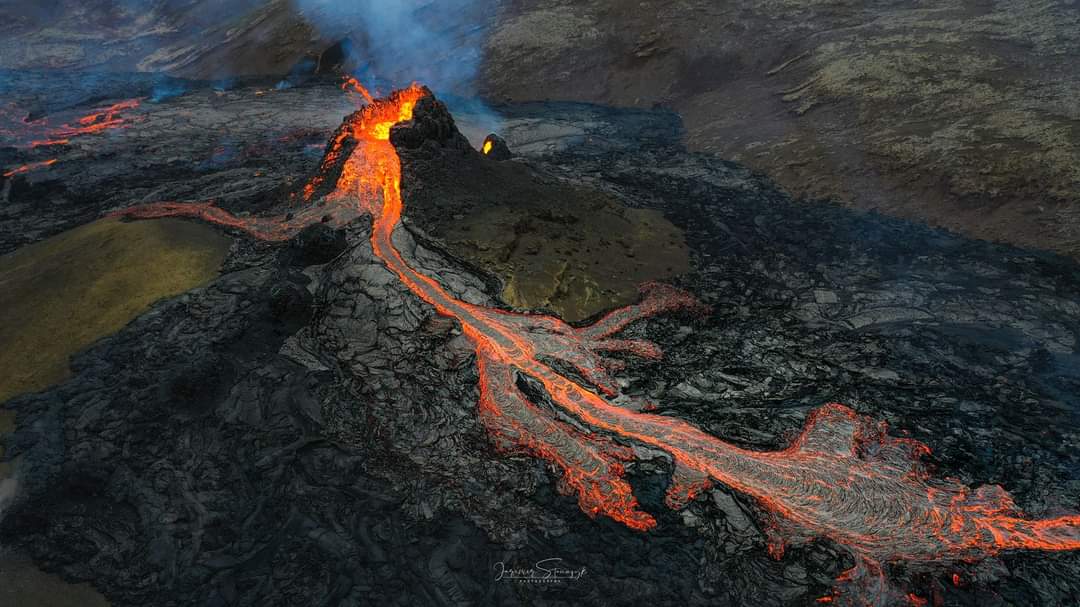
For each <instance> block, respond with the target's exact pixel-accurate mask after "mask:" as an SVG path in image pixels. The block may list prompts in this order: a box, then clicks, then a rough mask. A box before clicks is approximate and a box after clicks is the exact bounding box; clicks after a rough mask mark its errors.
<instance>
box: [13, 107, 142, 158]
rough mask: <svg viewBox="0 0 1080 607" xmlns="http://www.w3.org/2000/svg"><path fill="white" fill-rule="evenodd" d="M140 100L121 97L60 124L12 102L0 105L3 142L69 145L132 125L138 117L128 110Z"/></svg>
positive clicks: (20, 145) (29, 146) (30, 144)
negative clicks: (22, 110)
mask: <svg viewBox="0 0 1080 607" xmlns="http://www.w3.org/2000/svg"><path fill="white" fill-rule="evenodd" d="M139 104H140V100H139V99H128V100H126V101H120V102H117V103H114V104H112V105H110V106H107V107H102V108H97V109H95V110H93V111H91V112H90V113H89V114H86V115H85V116H81V117H79V118H77V119H76V120H75V121H74V122H71V123H64V124H60V125H54V124H50V123H49V121H48V120H47V119H45V118H39V119H37V120H30V119H29V118H28V117H27V116H26V115H25V114H20V112H19V111H18V110H17V109H16V108H14V107H11V106H9V107H6V108H0V142H4V143H5V144H6V145H10V146H12V147H17V148H37V147H47V146H57V145H68V144H70V143H71V140H72V139H73V138H75V137H82V136H84V135H93V134H96V133H102V132H104V131H109V130H113V129H122V128H127V127H129V126H131V124H132V123H133V122H134V121H135V118H133V117H129V116H126V113H127V112H128V111H130V110H134V109H136V108H138V107H139Z"/></svg>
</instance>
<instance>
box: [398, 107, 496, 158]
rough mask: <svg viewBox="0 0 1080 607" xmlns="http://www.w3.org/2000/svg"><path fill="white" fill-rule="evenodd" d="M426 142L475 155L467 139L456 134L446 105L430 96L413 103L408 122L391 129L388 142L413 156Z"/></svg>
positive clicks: (456, 130) (452, 119)
mask: <svg viewBox="0 0 1080 607" xmlns="http://www.w3.org/2000/svg"><path fill="white" fill-rule="evenodd" d="M427 142H431V143H430V144H429V145H431V144H435V145H437V146H439V147H440V148H442V149H444V150H456V151H459V152H462V153H468V152H475V150H473V148H472V146H471V145H469V140H468V139H466V138H465V136H464V135H462V134H461V132H460V131H458V129H457V125H456V124H454V117H453V116H452V115H451V114H450V110H449V109H447V107H446V104H445V103H443V102H442V101H439V100H438V99H436V98H435V97H434V96H433V95H428V96H426V97H422V98H421V99H420V100H419V101H417V102H416V106H415V107H414V108H413V117H412V120H411V121H409V122H405V123H401V124H397V125H395V126H394V127H393V128H391V129H390V143H392V144H393V145H394V147H395V148H397V149H398V150H399V152H403V153H406V154H409V153H416V151H418V150H419V149H420V148H422V146H424V144H425V143H427Z"/></svg>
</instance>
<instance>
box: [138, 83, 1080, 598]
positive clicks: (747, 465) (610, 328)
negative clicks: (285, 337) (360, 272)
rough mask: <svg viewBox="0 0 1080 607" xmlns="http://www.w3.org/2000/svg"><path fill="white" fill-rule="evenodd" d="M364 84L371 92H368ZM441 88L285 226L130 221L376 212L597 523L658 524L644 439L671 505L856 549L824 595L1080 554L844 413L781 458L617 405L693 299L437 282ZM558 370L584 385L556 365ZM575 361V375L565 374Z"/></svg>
mask: <svg viewBox="0 0 1080 607" xmlns="http://www.w3.org/2000/svg"><path fill="white" fill-rule="evenodd" d="M357 86H358V85H357ZM429 94H430V93H429V92H428V91H427V90H426V89H424V88H422V87H419V86H416V85H413V86H412V87H410V88H408V89H404V90H401V91H397V92H395V93H393V94H391V95H390V96H389V97H387V98H383V99H377V100H374V101H373V102H372V103H371V104H369V105H367V106H366V107H364V108H363V109H362V110H361V111H359V112H357V113H355V114H353V115H352V116H351V117H349V118H348V119H347V121H346V127H345V128H343V129H341V130H340V131H339V132H338V134H337V135H336V136H335V138H334V139H333V140H332V141H331V143H330V144H329V146H328V148H327V153H326V158H325V159H324V162H323V166H322V169H321V170H320V173H319V175H317V176H316V177H315V178H313V179H312V181H311V182H310V183H309V184H308V187H307V188H305V199H306V200H308V201H309V203H310V201H311V199H312V197H313V194H314V192H316V190H317V189H318V187H319V185H320V184H321V183H322V182H323V181H324V180H325V179H326V176H325V174H324V172H325V170H326V169H327V168H328V167H330V166H332V165H334V164H335V162H338V161H339V160H340V158H341V155H342V154H344V153H346V149H347V146H346V144H348V143H354V144H355V148H353V150H352V151H351V152H349V154H350V155H349V157H348V159H347V160H346V161H345V163H344V168H343V169H342V171H341V175H340V177H339V178H338V180H337V182H336V186H335V187H334V189H333V191H332V192H330V193H329V194H328V195H326V196H325V197H324V198H323V199H322V201H321V204H314V203H311V204H309V205H308V206H306V207H305V208H303V209H301V210H300V211H299V212H297V213H295V214H290V215H288V216H286V217H285V218H282V217H276V218H274V217H271V218H261V219H260V218H256V219H249V218H239V217H236V216H234V215H232V214H230V213H228V212H226V211H224V210H221V209H218V208H216V207H214V206H212V205H210V204H206V203H160V204H153V205H147V206H142V207H136V208H133V209H129V210H127V211H125V212H123V213H122V214H124V215H127V216H129V217H136V218H140V217H161V216H171V215H187V216H196V217H199V218H201V219H204V220H206V221H210V222H213V223H217V224H221V225H227V226H230V227H234V228H239V229H242V230H244V231H246V232H248V233H250V234H252V235H253V236H255V237H257V238H262V239H267V240H284V239H287V238H289V237H291V236H292V235H294V234H296V233H297V232H298V231H299V230H300V229H302V228H303V227H305V226H307V225H310V224H312V223H316V222H318V221H324V222H327V223H330V224H331V225H344V224H346V223H348V222H349V221H352V220H353V219H355V218H356V217H358V216H359V215H361V214H364V213H366V214H370V215H371V216H372V217H373V218H374V227H373V230H372V235H371V245H372V248H373V250H374V253H375V255H377V256H378V257H379V258H380V259H382V261H383V262H384V263H385V264H386V266H387V267H388V268H389V269H390V270H391V271H392V272H393V273H394V274H395V275H397V277H398V278H399V279H400V280H401V282H402V284H404V285H405V286H406V287H407V288H408V289H409V290H410V291H411V292H412V293H413V294H415V295H416V296H417V297H419V298H420V299H422V300H423V301H425V302H427V303H428V304H430V305H431V306H432V307H434V308H435V310H437V311H438V313H439V314H442V315H444V316H447V317H451V318H454V319H456V320H457V321H458V322H459V323H460V324H461V327H462V330H463V332H464V334H465V335H466V336H467V337H468V339H469V340H470V341H471V342H472V344H473V346H474V347H475V349H476V360H477V368H478V371H479V378H480V386H479V387H480V395H479V402H478V414H479V418H480V420H481V422H482V423H483V425H484V426H485V428H486V429H487V430H488V431H489V433H490V435H491V437H492V439H493V441H494V443H495V445H496V446H497V447H498V448H500V449H503V450H506V451H516V452H522V453H527V454H530V455H532V456H535V457H540V458H543V459H545V460H547V461H549V462H551V463H552V464H554V465H555V466H557V467H558V468H559V470H560V472H561V478H560V480H559V488H560V489H561V490H562V491H563V492H564V493H567V494H574V495H576V496H577V500H578V504H579V505H580V507H581V509H582V510H583V511H584V512H585V513H586V514H588V515H590V516H598V515H603V516H607V517H610V518H612V519H614V520H617V521H619V522H621V523H623V524H625V525H627V526H629V527H631V528H633V529H637V530H641V531H645V530H648V529H651V528H653V527H654V526H655V525H656V521H655V519H654V518H653V517H652V516H651V515H650V514H648V513H646V512H644V511H642V510H641V509H640V508H639V505H638V503H637V500H636V498H635V497H634V495H633V492H632V491H631V487H630V485H629V483H628V482H627V481H626V479H625V469H624V463H625V462H628V461H631V460H633V459H634V457H635V455H634V451H633V449H632V448H631V446H630V445H635V444H637V445H646V446H649V447H653V448H655V449H659V450H661V451H663V452H665V453H667V454H668V456H670V458H671V461H672V463H673V466H674V476H673V479H672V483H671V485H670V487H669V489H668V492H667V496H666V503H667V505H668V506H669V507H671V508H674V509H680V508H683V507H685V506H686V505H687V504H688V502H689V501H690V500H692V499H693V498H694V497H695V496H696V495H697V494H699V493H700V492H702V491H703V490H705V489H707V488H709V487H710V486H712V485H713V484H714V483H720V484H722V485H725V486H727V487H729V488H730V489H732V490H734V491H738V492H740V493H743V494H745V495H748V496H751V497H752V498H754V499H755V500H756V501H757V503H758V504H760V505H761V506H762V508H763V509H764V510H765V511H767V513H768V516H769V518H770V519H771V520H770V521H768V523H769V524H768V537H769V545H768V548H769V552H770V554H772V555H773V556H774V557H776V558H780V557H781V556H782V554H783V551H784V546H785V544H788V543H792V542H802V541H807V540H810V539H812V538H816V537H827V538H830V539H832V540H833V541H835V542H837V543H839V544H842V545H844V546H846V547H847V548H848V549H849V550H850V551H851V552H852V553H853V555H854V556H855V557H856V563H857V564H856V566H855V567H854V568H853V569H851V570H849V571H847V572H845V573H844V575H842V576H841V577H840V579H839V580H838V582H843V583H848V584H852V585H856V586H858V587H859V588H860V589H861V590H860V591H859V592H854V593H844V594H839V593H837V592H835V591H834V593H833V594H830V595H827V596H825V597H821V599H820V601H821V602H830V603H831V602H844V601H847V600H859V601H864V602H868V603H870V604H886V603H891V602H893V601H905V600H906V601H908V602H913V603H918V601H921V600H923V599H921V598H920V597H918V596H916V595H910V596H908V597H907V598H905V595H904V594H902V593H900V592H898V591H895V590H893V589H891V588H890V587H889V586H888V584H887V583H886V579H885V576H884V573H883V569H882V567H883V565H885V564H887V563H891V562H897V561H923V562H928V561H950V560H952V561H956V560H968V561H971V560H977V559H980V558H982V557H984V556H987V555H992V554H995V553H997V552H999V551H1001V550H1012V549H1028V550H1076V549H1080V515H1068V516H1060V517H1057V518H1048V519H1040V520H1032V519H1029V518H1027V517H1025V516H1024V515H1023V514H1022V513H1020V512H1019V511H1018V510H1017V508H1016V506H1015V505H1014V503H1013V501H1012V498H1011V497H1010V496H1009V495H1008V494H1007V493H1006V492H1005V491H1004V490H1003V489H1002V488H1001V487H999V486H997V485H987V486H982V487H979V488H977V489H975V490H972V489H970V488H969V487H967V486H965V485H963V484H962V483H960V482H958V481H955V480H952V479H936V478H933V477H931V476H930V474H929V473H928V472H927V471H926V470H925V468H924V467H923V465H922V464H921V460H922V458H923V457H924V456H925V455H927V454H928V453H929V452H930V450H929V448H928V447H927V446H926V445H924V444H922V443H920V442H917V441H915V440H911V439H904V438H895V437H891V436H889V435H888V433H887V427H886V424H885V423H884V422H874V421H873V420H871V419H870V418H868V417H865V416H862V415H858V414H857V413H855V412H854V411H852V410H851V409H850V408H848V407H846V406H844V405H840V404H828V405H825V406H823V407H821V408H819V409H817V410H816V411H814V412H812V413H811V414H810V416H809V418H808V419H807V421H806V424H805V427H804V429H803V431H802V433H801V434H800V435H799V437H798V438H797V439H795V440H794V441H793V442H792V443H791V445H790V446H789V447H787V448H786V449H783V450H781V451H771V452H767V451H754V450H748V449H743V448H740V447H737V446H735V445H732V444H730V443H727V442H725V441H722V440H720V439H718V438H716V437H715V436H712V435H710V434H707V433H705V432H703V431H701V430H699V429H698V428H696V427H694V426H692V425H690V424H688V423H686V422H684V421H681V420H679V419H676V418H672V417H667V416H663V415H656V414H651V413H648V412H647V411H648V410H650V406H649V405H648V404H647V403H637V404H635V405H621V404H616V403H615V401H614V400H613V397H615V396H617V395H618V388H617V387H616V384H615V382H614V381H613V378H612V375H611V374H612V373H613V372H614V371H617V370H618V369H619V368H620V365H621V363H620V362H618V361H616V360H613V359H610V358H607V357H605V356H603V355H602V353H606V352H625V353H630V354H634V355H636V356H639V357H644V358H649V359H659V358H660V357H661V352H660V348H659V347H658V346H656V345H655V344H653V343H650V342H647V341H643V340H628V339H618V338H615V337H613V336H614V335H616V334H617V333H619V332H620V331H621V330H622V329H624V328H625V327H626V326H627V325H629V324H630V323H632V322H635V321H637V320H639V319H642V318H646V317H649V316H653V315H656V314H660V313H665V312H670V311H674V310H685V311H690V312H698V313H702V312H704V309H703V307H702V306H701V305H700V304H698V303H697V301H696V300H695V299H694V298H693V297H692V296H691V295H689V294H688V293H685V292H682V291H679V290H676V289H674V288H672V287H669V286H664V285H649V286H647V287H646V288H645V289H644V290H643V297H642V299H641V301H640V302H639V303H637V304H634V305H631V306H628V307H625V308H620V309H617V310H614V311H612V312H611V313H609V314H608V315H606V316H604V317H603V318H601V319H600V320H599V321H597V322H595V323H594V324H592V325H589V326H586V327H580V328H577V327H571V326H570V325H568V324H566V323H565V322H563V321H562V320H560V319H558V318H555V317H551V316H545V315H538V314H520V313H513V312H508V311H504V310H497V309H492V308H486V307H483V306H477V305H474V304H470V303H467V302H464V301H461V300H459V299H457V298H455V297H454V296H453V295H451V294H450V293H448V292H447V291H446V290H445V289H444V287H443V286H442V285H441V284H440V283H439V282H438V281H437V280H436V279H435V278H433V277H430V276H427V275H425V274H423V273H421V272H419V271H417V270H415V269H414V268H413V267H412V266H411V265H410V264H409V263H408V262H407V261H406V260H405V259H404V258H403V257H402V255H401V253H400V251H398V249H397V248H396V247H395V246H394V233H395V230H396V229H397V228H398V227H399V225H400V219H401V213H402V206H403V205H402V197H401V188H400V180H401V167H400V162H399V158H398V155H397V152H396V150H395V148H394V147H393V146H392V145H391V144H390V142H389V138H390V132H391V129H392V128H393V126H394V125H395V124H397V123H402V122H408V121H410V120H411V119H412V116H413V109H414V107H415V106H416V104H417V103H418V102H419V101H420V100H421V99H422V98H423V97H425V96H427V95H429ZM550 361H559V362H560V363H562V365H563V366H565V367H566V368H572V369H574V370H576V375H578V376H580V378H575V377H572V376H571V375H570V374H569V373H566V372H564V371H560V370H559V369H557V368H556V367H553V366H552V365H551V364H550ZM560 368H561V367H560ZM523 377H524V378H529V379H531V380H533V381H534V382H536V383H538V384H539V385H540V386H542V387H543V389H544V391H545V392H546V394H547V398H548V399H549V400H550V402H551V403H552V404H553V405H554V406H556V407H558V408H559V409H561V410H562V411H563V412H564V413H566V414H568V415H569V416H571V417H572V418H574V419H576V420H578V421H579V422H580V424H581V427H586V428H588V429H589V430H588V431H583V430H580V429H579V427H578V426H575V425H570V424H568V423H565V422H564V421H561V420H559V419H557V418H556V417H554V416H553V415H551V414H550V413H548V412H545V411H544V410H543V409H541V408H540V407H538V406H537V405H536V404H535V403H534V402H532V401H531V400H530V398H529V397H527V396H526V395H525V394H524V393H523V392H522V391H521V390H520V389H519V387H518V380H519V379H520V378H523Z"/></svg>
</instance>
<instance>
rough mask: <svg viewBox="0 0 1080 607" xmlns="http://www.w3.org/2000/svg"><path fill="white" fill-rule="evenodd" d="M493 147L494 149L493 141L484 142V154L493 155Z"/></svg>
mask: <svg viewBox="0 0 1080 607" xmlns="http://www.w3.org/2000/svg"><path fill="white" fill-rule="evenodd" d="M491 147H492V143H491V140H490V139H488V140H487V141H485V142H484V153H485V154H490V153H491Z"/></svg>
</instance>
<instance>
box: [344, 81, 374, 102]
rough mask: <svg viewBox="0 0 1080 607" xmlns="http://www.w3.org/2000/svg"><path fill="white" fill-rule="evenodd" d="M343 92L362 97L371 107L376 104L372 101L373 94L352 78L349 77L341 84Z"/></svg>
mask: <svg viewBox="0 0 1080 607" xmlns="http://www.w3.org/2000/svg"><path fill="white" fill-rule="evenodd" d="M341 90H343V91H345V92H347V93H355V94H357V95H360V96H361V97H362V98H363V99H364V101H365V102H366V103H367V104H368V105H371V104H372V103H374V102H375V100H374V99H372V97H371V93H370V92H368V90H367V88H365V87H364V85H362V84H360V81H359V80H357V79H356V78H353V77H352V76H349V77H348V78H346V79H345V81H344V82H342V83H341Z"/></svg>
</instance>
